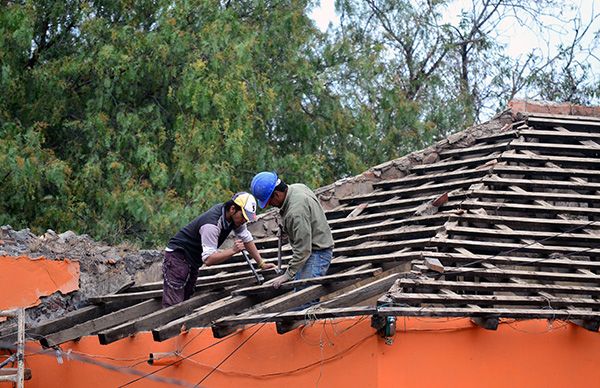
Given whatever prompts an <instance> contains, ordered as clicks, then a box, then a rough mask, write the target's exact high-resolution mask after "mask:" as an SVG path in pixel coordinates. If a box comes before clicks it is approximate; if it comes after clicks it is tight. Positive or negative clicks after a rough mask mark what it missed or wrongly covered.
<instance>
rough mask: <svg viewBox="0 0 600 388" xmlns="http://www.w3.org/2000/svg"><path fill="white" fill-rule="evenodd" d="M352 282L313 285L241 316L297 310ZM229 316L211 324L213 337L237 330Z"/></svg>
mask: <svg viewBox="0 0 600 388" xmlns="http://www.w3.org/2000/svg"><path fill="white" fill-rule="evenodd" d="M369 267H371V265H370V264H365V265H362V266H360V267H356V268H352V269H350V270H348V271H347V272H348V273H353V272H359V271H363V270H366V269H369ZM353 282H354V281H353V280H347V281H344V282H338V283H330V284H325V285H314V286H309V287H306V288H304V289H302V290H299V291H296V292H290V293H287V294H284V295H282V296H279V297H277V298H275V299H271V300H268V301H266V302H265V303H264V304H262V305H259V306H256V307H255V308H254V309H252V310H250V311H248V312H246V313H244V314H242V315H243V316H251V315H255V314H262V313H270V312H275V311H279V312H281V311H289V310H291V309H294V308H297V307H298V306H301V305H302V304H305V303H308V302H311V301H313V300H315V299H318V298H320V297H321V296H324V295H326V294H329V293H331V292H334V291H337V290H340V289H343V288H345V287H346V286H348V285H349V284H351V283H353ZM230 318H231V317H229V316H225V317H223V318H221V319H219V320H218V321H216V322H214V323H213V324H212V330H213V336H215V337H216V338H222V337H224V336H226V335H228V334H230V333H232V332H234V331H236V330H238V329H239V325H238V324H236V323H233V324H232V323H231V322H230Z"/></svg>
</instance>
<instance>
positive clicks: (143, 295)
mask: <svg viewBox="0 0 600 388" xmlns="http://www.w3.org/2000/svg"><path fill="white" fill-rule="evenodd" d="M154 298H162V290H154V291H143V292H128V293H123V294H109V295H100V296H92V297H90V298H88V301H89V302H90V303H107V302H114V301H124V300H131V301H138V300H146V299H154Z"/></svg>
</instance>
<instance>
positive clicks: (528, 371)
mask: <svg viewBox="0 0 600 388" xmlns="http://www.w3.org/2000/svg"><path fill="white" fill-rule="evenodd" d="M61 349H62V355H61V357H60V359H59V358H57V353H56V351H55V350H54V349H47V350H46V351H45V353H44V354H41V353H39V352H40V351H42V352H44V351H43V350H42V349H40V346H39V344H37V343H29V346H28V350H27V354H29V356H27V355H26V356H25V360H26V362H27V365H28V367H29V368H31V371H32V379H31V380H30V381H28V382H27V387H29V388H37V387H44V388H70V387H81V386H85V387H90V388H95V387H118V386H127V387H131V388H135V387H144V388H160V387H173V386H177V385H178V384H177V383H179V384H181V386H187V387H191V386H194V385H195V384H199V385H198V386H200V387H220V388H227V387H231V388H238V387H261V388H280V387H285V388H295V387H315V386H318V387H334V388H335V387H340V388H341V387H344V388H345V387H348V386H350V387H361V388H362V387H382V388H383V387H386V388H387V387H481V386H485V387H507V386H509V387H513V386H516V387H565V386H590V385H592V386H593V385H597V383H594V381H595V382H598V381H600V368H598V367H597V360H598V358H600V337H599V334H598V333H592V332H589V331H587V330H585V329H582V328H580V327H578V326H575V325H572V324H568V323H565V322H553V323H552V324H549V322H548V321H545V320H529V321H520V322H505V323H501V324H500V326H499V327H498V330H497V331H489V330H484V329H482V328H479V327H477V326H475V325H473V324H472V323H471V322H470V321H469V320H468V319H443V318H435V319H420V318H407V319H404V318H399V319H398V322H397V332H396V335H395V337H394V339H393V343H392V344H391V345H387V344H386V343H385V341H384V340H383V339H382V338H380V337H379V336H378V335H377V334H375V331H374V330H373V329H372V328H371V327H370V320H369V319H360V318H350V319H340V320H334V321H319V322H317V323H316V324H315V325H313V326H311V327H307V328H304V329H296V330H294V331H292V332H290V333H287V334H284V335H279V334H277V332H276V329H275V325H274V324H265V325H262V324H258V325H254V326H249V327H248V328H247V329H246V330H244V331H242V332H239V333H236V334H234V335H232V336H230V337H227V338H225V339H216V338H213V337H212V333H211V330H210V329H193V330H191V331H190V332H188V333H185V334H182V335H179V336H178V337H176V338H172V339H170V340H167V341H164V342H154V341H153V339H152V335H151V334H150V333H147V332H146V333H140V334H137V335H135V336H134V337H130V338H126V339H123V340H121V341H118V342H115V343H113V344H110V345H100V344H99V343H98V338H97V337H96V336H87V337H84V338H81V339H80V340H79V341H77V342H69V343H65V344H62V345H61ZM174 351H178V352H179V353H178V354H179V355H180V357H181V362H179V363H178V364H176V365H172V366H170V367H165V366H150V365H148V364H147V363H146V362H145V360H147V359H148V355H149V353H153V352H157V353H158V352H163V353H168V352H174ZM184 357H185V358H184ZM215 367H218V368H217V369H216V370H214V372H213V369H214V368H215ZM150 373H152V375H150ZM156 379H162V380H163V381H162V382H159V381H156ZM168 379H174V380H171V381H169V380H168ZM0 387H2V384H0Z"/></svg>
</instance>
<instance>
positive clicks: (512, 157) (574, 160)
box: [500, 153, 600, 169]
mask: <svg viewBox="0 0 600 388" xmlns="http://www.w3.org/2000/svg"><path fill="white" fill-rule="evenodd" d="M500 160H502V161H505V162H515V163H525V164H528V165H535V164H539V165H545V164H546V163H548V162H551V163H554V164H556V165H559V166H561V167H578V168H581V167H588V168H596V169H597V168H600V159H596V158H594V159H592V158H581V157H574V156H558V155H523V154H509V153H504V154H502V156H501V157H500Z"/></svg>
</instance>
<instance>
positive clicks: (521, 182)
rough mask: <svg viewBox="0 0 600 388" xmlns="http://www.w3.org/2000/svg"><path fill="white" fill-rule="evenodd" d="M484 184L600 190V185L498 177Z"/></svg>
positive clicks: (484, 181)
mask: <svg viewBox="0 0 600 388" xmlns="http://www.w3.org/2000/svg"><path fill="white" fill-rule="evenodd" d="M481 182H482V183H483V184H485V185H488V186H492V187H496V186H520V187H521V188H523V187H534V188H542V189H545V190H548V189H564V190H574V191H590V192H594V191H597V190H599V189H600V183H589V182H588V183H575V182H569V181H555V180H550V179H547V180H546V179H514V178H501V177H498V176H492V177H490V178H483V180H482V181H481Z"/></svg>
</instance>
